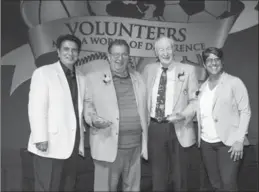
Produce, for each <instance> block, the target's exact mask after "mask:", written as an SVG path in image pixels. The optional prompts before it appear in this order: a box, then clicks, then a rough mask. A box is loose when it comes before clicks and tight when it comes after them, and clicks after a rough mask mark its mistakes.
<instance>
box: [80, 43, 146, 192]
mask: <svg viewBox="0 0 259 192" xmlns="http://www.w3.org/2000/svg"><path fill="white" fill-rule="evenodd" d="M129 54H130V48H129V45H128V44H127V42H126V41H125V40H115V41H113V42H112V43H111V44H110V45H109V47H108V60H109V64H110V65H109V66H108V67H107V68H103V70H101V71H95V72H92V73H89V74H88V75H87V77H86V78H87V81H86V83H87V84H88V85H87V88H86V94H85V110H84V111H85V112H84V116H85V119H86V122H87V123H88V124H89V125H91V129H90V147H91V154H92V157H93V159H94V165H95V178H94V190H95V191H117V185H118V181H119V179H120V177H122V188H123V191H140V177H141V173H140V170H141V168H140V165H141V154H142V155H143V157H144V158H145V159H147V107H146V94H145V90H146V87H145V85H144V82H143V80H142V77H141V76H140V74H139V73H137V72H136V71H134V70H132V69H130V67H129V66H128V65H129Z"/></svg>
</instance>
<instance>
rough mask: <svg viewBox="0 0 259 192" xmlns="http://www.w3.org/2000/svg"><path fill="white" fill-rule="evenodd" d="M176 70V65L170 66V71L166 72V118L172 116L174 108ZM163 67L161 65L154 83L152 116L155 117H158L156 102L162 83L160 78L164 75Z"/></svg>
mask: <svg viewBox="0 0 259 192" xmlns="http://www.w3.org/2000/svg"><path fill="white" fill-rule="evenodd" d="M174 71H175V68H174V64H171V65H169V67H168V70H167V71H166V74H167V84H166V94H165V116H167V115H171V114H172V111H173V109H172V107H173V99H174V98H173V92H174V85H175V72H174ZM162 72H163V70H162V65H161V64H160V68H159V69H158V71H157V74H156V79H155V82H154V86H153V89H152V97H151V102H152V103H151V112H150V116H151V117H153V118H154V117H155V115H156V102H157V93H158V87H159V82H160V77H161V74H162Z"/></svg>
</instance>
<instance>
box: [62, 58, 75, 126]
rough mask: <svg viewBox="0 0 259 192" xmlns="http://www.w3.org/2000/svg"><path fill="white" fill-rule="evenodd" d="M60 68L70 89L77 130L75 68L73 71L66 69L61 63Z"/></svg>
mask: <svg viewBox="0 0 259 192" xmlns="http://www.w3.org/2000/svg"><path fill="white" fill-rule="evenodd" d="M60 64H61V67H62V69H63V71H64V73H65V76H66V78H67V82H68V85H69V88H70V93H71V97H72V101H73V105H74V110H75V115H76V127H77V128H79V116H78V87H77V82H76V73H75V66H74V67H73V71H72V70H70V69H69V68H67V67H66V66H65V65H64V64H63V63H61V62H60Z"/></svg>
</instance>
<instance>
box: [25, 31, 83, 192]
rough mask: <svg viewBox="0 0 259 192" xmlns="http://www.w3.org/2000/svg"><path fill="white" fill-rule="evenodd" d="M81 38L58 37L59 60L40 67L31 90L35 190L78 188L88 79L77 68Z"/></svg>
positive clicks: (31, 136) (31, 135)
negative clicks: (84, 103)
mask: <svg viewBox="0 0 259 192" xmlns="http://www.w3.org/2000/svg"><path fill="white" fill-rule="evenodd" d="M80 48H81V41H80V40H79V39H78V38H77V37H75V36H73V35H69V34H68V35H62V36H60V37H59V38H58V39H57V52H58V57H59V61H57V62H56V63H53V64H49V65H45V66H43V67H40V68H38V69H36V70H35V71H34V73H33V75H32V79H31V86H30V93H29V104H28V112H29V121H30V129H31V134H30V139H29V143H28V151H30V152H31V153H33V154H34V171H35V174H34V175H35V189H34V191H74V190H75V183H76V169H77V167H76V165H77V159H78V154H80V155H82V156H84V134H83V133H84V128H83V125H82V110H83V98H84V89H85V85H84V83H85V79H84V76H82V75H81V74H80V73H79V71H76V70H75V63H76V62H77V60H78V55H79V52H80Z"/></svg>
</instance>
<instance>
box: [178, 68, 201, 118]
mask: <svg viewBox="0 0 259 192" xmlns="http://www.w3.org/2000/svg"><path fill="white" fill-rule="evenodd" d="M198 89H199V83H198V79H197V77H196V74H195V69H194V68H193V70H191V73H190V76H189V79H188V98H189V101H188V102H189V104H188V105H187V107H186V108H185V109H184V110H183V111H182V114H183V115H184V116H185V118H186V119H189V120H190V119H192V118H193V117H194V116H195V113H196V107H197V98H196V94H195V93H196V91H197V90H198Z"/></svg>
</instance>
